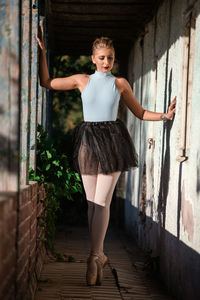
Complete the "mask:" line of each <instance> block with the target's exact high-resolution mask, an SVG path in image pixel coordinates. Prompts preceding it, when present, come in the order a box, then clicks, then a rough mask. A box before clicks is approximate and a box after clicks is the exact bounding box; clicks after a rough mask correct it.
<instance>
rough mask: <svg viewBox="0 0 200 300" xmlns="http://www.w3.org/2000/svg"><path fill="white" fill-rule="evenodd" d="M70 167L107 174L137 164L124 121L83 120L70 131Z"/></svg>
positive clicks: (127, 168) (84, 171)
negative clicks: (71, 165) (71, 143)
mask: <svg viewBox="0 0 200 300" xmlns="http://www.w3.org/2000/svg"><path fill="white" fill-rule="evenodd" d="M72 141H73V166H74V170H75V171H77V172H79V173H81V174H88V175H93V174H99V173H102V174H109V173H113V172H116V171H122V172H123V171H128V170H129V169H130V168H134V167H137V166H138V155H137V152H136V150H135V147H134V144H133V142H132V140H131V137H130V135H129V132H128V130H127V128H126V126H125V125H124V123H123V122H122V121H121V120H120V119H117V120H116V121H103V122H87V121H83V122H81V123H80V124H78V125H77V126H76V127H75V129H74V130H73V134H72Z"/></svg>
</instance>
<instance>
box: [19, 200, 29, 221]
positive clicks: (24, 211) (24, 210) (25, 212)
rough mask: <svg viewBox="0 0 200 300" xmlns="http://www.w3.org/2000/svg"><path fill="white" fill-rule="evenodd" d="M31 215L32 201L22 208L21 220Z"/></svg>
mask: <svg viewBox="0 0 200 300" xmlns="http://www.w3.org/2000/svg"><path fill="white" fill-rule="evenodd" d="M30 215H31V201H29V202H27V204H26V205H24V206H22V207H21V208H20V213H19V222H20V223H21V222H23V221H24V220H25V219H26V218H27V217H29V216H30Z"/></svg>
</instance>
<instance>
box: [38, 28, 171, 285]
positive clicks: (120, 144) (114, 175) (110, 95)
mask: <svg viewBox="0 0 200 300" xmlns="http://www.w3.org/2000/svg"><path fill="white" fill-rule="evenodd" d="M40 28H41V32H42V34H41V39H39V38H38V37H37V40H38V44H39V46H40V49H41V56H40V72H39V74H40V85H41V86H43V87H45V88H47V89H53V90H71V89H79V90H80V92H81V98H82V104H83V116H84V121H83V122H81V123H80V124H79V125H78V126H77V127H76V128H75V130H74V143H73V144H74V157H73V159H74V166H75V169H76V170H77V171H78V172H79V173H80V175H81V177H82V181H83V186H84V189H85V193H86V197H87V203H88V227H89V233H90V241H91V251H90V255H89V257H88V259H87V272H86V282H87V284H88V285H100V284H101V283H102V279H103V268H104V267H105V265H106V264H107V262H108V257H107V256H106V255H105V254H104V251H103V245H104V238H105V235H106V231H107V227H108V223H109V216H110V203H111V199H112V195H113V191H114V188H115V185H116V183H117V180H118V178H119V176H120V174H121V172H123V171H127V170H129V169H130V168H131V167H133V168H134V167H137V166H138V161H137V153H136V151H135V148H134V145H133V142H132V140H131V138H130V135H129V133H128V130H127V128H126V126H125V125H124V123H122V121H121V120H119V119H117V113H118V104H119V100H120V98H121V97H122V99H123V101H124V102H125V104H126V105H127V107H128V108H129V109H130V110H131V112H132V113H133V114H134V115H135V116H136V117H137V118H139V119H140V120H146V121H161V120H163V121H164V120H169V119H170V120H172V119H173V117H174V113H175V102H176V98H174V99H173V101H172V102H171V104H170V106H169V108H168V112H167V113H158V112H152V111H148V110H145V109H144V108H143V107H142V106H141V105H140V104H139V103H138V101H137V100H136V98H135V97H134V95H133V92H132V89H131V86H130V85H129V83H128V81H127V80H126V79H125V78H121V77H115V76H114V75H113V74H112V73H111V70H112V67H113V64H114V60H115V50H114V47H113V43H112V40H111V39H109V38H107V37H100V38H97V39H96V40H95V41H94V42H93V47H92V56H91V59H92V62H93V63H94V64H95V65H96V71H95V72H94V73H93V74H91V75H87V74H75V75H72V76H69V77H65V78H50V77H49V72H48V68H47V62H46V51H45V46H44V41H43V30H42V27H40Z"/></svg>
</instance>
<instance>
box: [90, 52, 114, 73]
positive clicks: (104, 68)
mask: <svg viewBox="0 0 200 300" xmlns="http://www.w3.org/2000/svg"><path fill="white" fill-rule="evenodd" d="M91 58H92V62H93V63H94V64H96V67H97V71H99V72H109V71H111V69H112V67H113V64H114V60H115V53H114V50H113V49H111V48H100V49H96V50H95V52H94V54H93V55H92V56H91Z"/></svg>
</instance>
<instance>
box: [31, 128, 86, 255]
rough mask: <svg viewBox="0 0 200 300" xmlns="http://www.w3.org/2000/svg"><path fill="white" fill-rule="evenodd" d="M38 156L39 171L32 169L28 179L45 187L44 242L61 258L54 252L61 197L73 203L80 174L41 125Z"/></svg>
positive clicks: (42, 222) (80, 191)
mask: <svg viewBox="0 0 200 300" xmlns="http://www.w3.org/2000/svg"><path fill="white" fill-rule="evenodd" d="M37 131H38V137H37V156H36V169H35V170H33V169H32V168H30V169H29V180H32V181H38V182H39V184H43V186H44V188H45V191H46V197H45V199H43V200H41V202H42V203H43V206H44V214H43V215H42V216H39V217H38V218H39V221H40V226H42V227H44V228H45V238H44V239H43V241H44V242H45V243H46V245H48V246H49V248H50V250H51V253H52V254H53V255H55V256H59V254H58V253H56V251H55V230H56V226H55V221H56V211H57V210H58V209H60V205H59V198H60V197H63V196H64V197H66V199H67V200H73V194H74V193H78V192H79V193H82V185H81V180H80V177H79V174H78V173H76V172H74V171H72V170H71V169H70V168H69V163H68V158H67V156H66V155H65V154H62V153H60V151H58V150H57V149H56V148H55V146H54V143H53V141H52V140H51V139H49V138H48V133H47V131H45V130H44V129H43V127H42V126H41V125H38V127H37Z"/></svg>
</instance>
